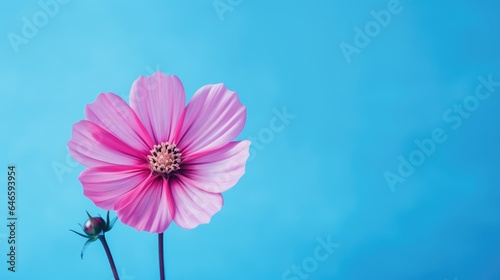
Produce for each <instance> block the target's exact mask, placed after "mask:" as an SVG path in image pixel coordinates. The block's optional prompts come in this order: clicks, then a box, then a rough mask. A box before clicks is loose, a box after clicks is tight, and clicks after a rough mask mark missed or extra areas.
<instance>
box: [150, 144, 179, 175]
mask: <svg viewBox="0 0 500 280" xmlns="http://www.w3.org/2000/svg"><path fill="white" fill-rule="evenodd" d="M181 155H182V154H181V153H180V150H179V148H177V146H176V145H175V144H170V143H168V142H162V143H161V144H160V145H155V146H154V147H153V149H152V150H151V155H148V158H149V166H150V167H151V170H153V173H155V174H163V175H168V174H170V173H172V172H174V171H176V170H179V168H180V167H179V165H180V164H181Z"/></svg>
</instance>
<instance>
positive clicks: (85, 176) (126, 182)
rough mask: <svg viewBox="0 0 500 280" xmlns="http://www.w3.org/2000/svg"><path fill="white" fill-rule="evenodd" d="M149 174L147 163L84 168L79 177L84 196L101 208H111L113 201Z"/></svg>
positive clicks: (116, 200) (112, 207) (121, 196)
mask: <svg viewBox="0 0 500 280" xmlns="http://www.w3.org/2000/svg"><path fill="white" fill-rule="evenodd" d="M150 174H151V170H149V168H148V166H147V165H143V166H119V165H114V166H98V167H94V168H90V169H86V170H84V171H83V172H82V174H80V177H79V179H80V182H82V185H83V194H84V195H85V196H86V197H88V198H90V200H92V201H93V202H94V203H95V205H97V206H99V207H101V208H103V209H106V210H113V209H114V205H115V203H117V202H118V201H119V200H120V199H122V198H123V196H124V195H125V194H126V193H127V192H129V191H130V190H132V189H134V188H136V187H137V186H138V185H140V184H141V183H142V182H144V181H145V180H146V179H147V178H148V177H149V176H150Z"/></svg>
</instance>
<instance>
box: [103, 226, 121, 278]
mask: <svg viewBox="0 0 500 280" xmlns="http://www.w3.org/2000/svg"><path fill="white" fill-rule="evenodd" d="M99 240H101V243H102V246H103V247H104V250H105V251H106V255H107V256H108V260H109V265H110V266H111V270H112V271H113V276H114V277H115V280H120V278H119V277H118V272H117V271H116V266H115V261H114V260H113V256H112V255H111V251H110V250H109V246H108V242H106V238H105V237H104V235H101V236H99Z"/></svg>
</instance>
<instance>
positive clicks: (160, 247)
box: [158, 232, 165, 280]
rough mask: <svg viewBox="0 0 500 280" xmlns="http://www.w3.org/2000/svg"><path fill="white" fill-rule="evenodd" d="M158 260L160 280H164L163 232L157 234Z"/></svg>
mask: <svg viewBox="0 0 500 280" xmlns="http://www.w3.org/2000/svg"><path fill="white" fill-rule="evenodd" d="M158 259H159V262H160V280H165V262H164V261H163V232H162V233H159V234H158Z"/></svg>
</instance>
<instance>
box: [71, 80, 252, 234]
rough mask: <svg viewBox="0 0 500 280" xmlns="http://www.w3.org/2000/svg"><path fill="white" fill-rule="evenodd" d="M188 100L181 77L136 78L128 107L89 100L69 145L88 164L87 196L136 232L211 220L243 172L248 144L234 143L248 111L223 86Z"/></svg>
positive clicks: (106, 96)
mask: <svg viewBox="0 0 500 280" xmlns="http://www.w3.org/2000/svg"><path fill="white" fill-rule="evenodd" d="M185 104H186V96H185V93H184V87H183V85H182V83H181V81H180V80H179V79H178V78H177V77H176V76H167V75H165V74H163V73H161V72H157V73H155V74H154V75H152V76H151V77H144V76H141V77H139V79H137V80H136V81H135V82H134V84H133V85H132V89H131V91H130V105H128V104H127V103H126V102H125V101H124V100H123V99H121V98H120V97H119V96H117V95H115V94H113V93H103V94H100V95H99V96H98V97H97V100H96V101H95V102H94V103H91V104H89V105H87V107H86V108H85V118H86V119H85V120H82V121H80V122H77V123H76V124H74V125H73V131H72V138H71V140H70V141H69V142H68V147H69V151H70V153H71V155H72V156H73V158H75V159H76V160H77V161H78V162H79V163H81V164H82V165H84V166H86V167H88V169H86V170H84V171H83V172H82V173H81V174H80V177H79V180H80V182H81V183H82V185H83V192H84V194H85V196H87V197H88V198H90V199H91V200H92V201H93V202H94V203H95V204H96V205H97V206H99V207H101V208H103V209H106V210H115V211H116V212H117V214H118V218H119V219H120V220H121V221H122V222H123V223H125V224H127V225H129V226H131V227H134V228H135V229H137V230H142V231H148V232H154V233H162V232H164V231H165V230H166V229H167V227H168V226H169V225H170V223H171V222H172V221H175V223H176V224H177V225H179V226H180V227H182V228H187V229H191V228H194V227H196V226H198V225H199V224H203V223H208V222H210V219H211V217H212V216H213V215H214V214H215V213H217V212H218V211H219V210H220V209H221V207H222V204H223V199H222V195H221V193H222V192H224V191H226V190H228V189H229V188H231V187H232V186H234V185H235V184H236V182H237V181H238V180H239V179H240V177H241V176H242V175H243V174H244V173H245V163H246V160H247V158H248V156H249V146H250V141H248V140H245V141H233V140H234V139H235V137H236V136H238V134H239V133H240V132H241V130H242V129H243V126H244V125H245V121H246V108H245V106H243V105H242V104H241V103H240V101H239V99H238V96H237V94H236V93H235V92H232V91H230V90H228V89H227V88H226V87H225V86H224V85H223V84H217V85H206V86H204V87H202V88H200V89H199V90H198V91H197V92H196V93H195V94H194V96H193V98H192V99H191V101H190V102H189V104H188V105H187V106H186V105H185Z"/></svg>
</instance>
